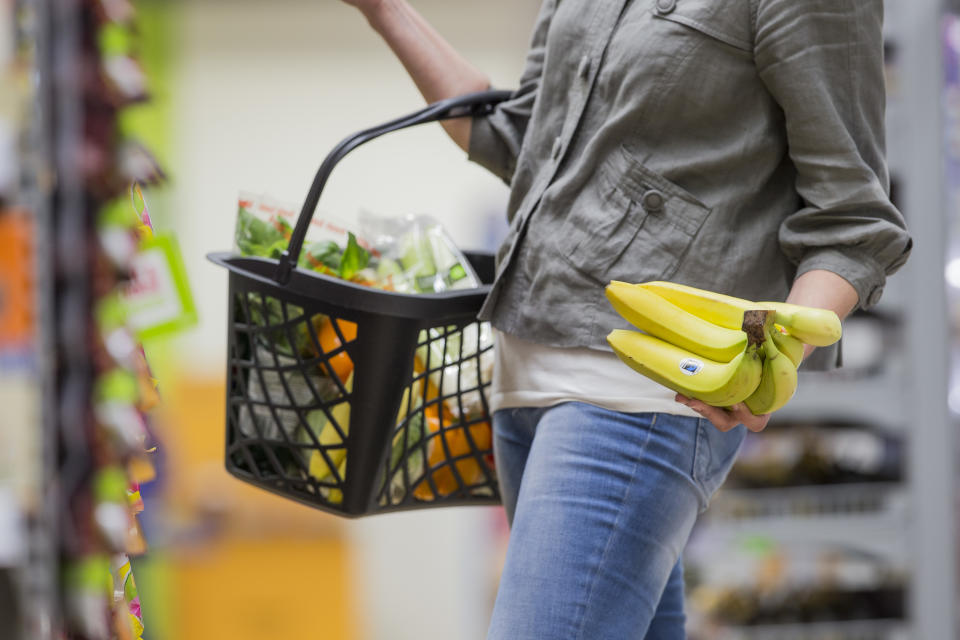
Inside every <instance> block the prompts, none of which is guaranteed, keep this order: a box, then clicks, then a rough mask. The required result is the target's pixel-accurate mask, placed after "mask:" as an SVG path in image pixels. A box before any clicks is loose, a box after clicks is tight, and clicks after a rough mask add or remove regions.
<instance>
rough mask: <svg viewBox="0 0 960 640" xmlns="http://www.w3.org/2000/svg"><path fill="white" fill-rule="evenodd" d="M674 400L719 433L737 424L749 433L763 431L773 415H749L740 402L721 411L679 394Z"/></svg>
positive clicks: (748, 410) (718, 408)
mask: <svg viewBox="0 0 960 640" xmlns="http://www.w3.org/2000/svg"><path fill="white" fill-rule="evenodd" d="M674 400H676V401H677V402H679V403H680V404H682V405H686V406H688V407H690V408H691V409H693V410H694V411H696V412H697V413H699V414H700V415H702V416H703V417H704V418H706V419H707V420H709V421H710V422H712V423H713V426H715V427H716V428H717V429H720V431H730V429H733V428H734V427H735V426H737V425H738V424H742V425H744V426H745V427H746V428H747V429H750V431H763V430H764V429H765V428H766V427H767V423H768V422H770V416H771V415H773V414H770V413H765V414H763V415H761V416H755V415H753V414H752V413H750V409H748V408H747V405H745V404H744V403H742V402H740V403H738V404H735V405H733V406H732V407H727V408H725V409H723V408H720V407H713V406H710V405H709V404H706V403H705V402H701V401H700V400H694V399H693V398H688V397H686V396H684V395H681V394H679V393H678V394H677V395H676V397H675V398H674Z"/></svg>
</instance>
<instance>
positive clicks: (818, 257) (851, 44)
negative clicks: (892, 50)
mask: <svg viewBox="0 0 960 640" xmlns="http://www.w3.org/2000/svg"><path fill="white" fill-rule="evenodd" d="M755 9H756V13H755V37H756V43H755V56H756V64H757V69H758V72H759V74H760V77H761V79H762V81H763V82H764V84H765V85H766V86H767V88H768V90H769V91H770V92H771V94H772V95H773V97H774V99H775V100H776V101H777V103H778V104H779V105H780V107H781V109H782V110H783V116H784V121H785V125H786V130H787V141H788V147H789V155H790V160H791V161H792V162H793V164H794V166H795V167H796V171H797V182H796V189H797V192H798V194H799V195H800V197H801V199H802V203H801V207H800V208H799V209H798V210H797V211H796V212H794V213H793V214H791V215H789V216H788V217H787V218H786V219H785V220H784V222H783V224H782V225H781V226H780V229H779V241H780V246H781V248H782V250H783V251H784V253H785V254H786V255H787V257H788V258H789V259H790V260H791V261H792V262H793V263H794V264H795V265H796V266H797V275H798V276H799V275H801V274H802V273H805V272H807V271H810V270H813V269H826V270H829V271H832V272H834V273H836V274H838V275H840V276H841V277H843V278H844V279H846V280H847V281H848V282H850V284H851V285H853V287H854V288H855V289H856V291H857V294H858V296H859V306H860V307H861V308H865V307H870V306H872V305H874V304H876V302H877V301H879V299H880V295H881V293H882V291H883V286H884V283H885V281H886V277H887V276H888V275H890V274H892V273H894V272H895V271H896V270H897V269H899V268H900V267H901V266H902V265H903V264H904V263H905V262H906V260H907V257H908V255H909V253H910V248H911V245H912V242H911V239H910V236H909V234H908V233H907V230H906V224H905V223H904V219H903V216H902V215H901V214H900V212H899V211H898V210H897V209H896V207H894V206H893V204H892V203H891V202H890V198H889V177H888V175H887V167H886V158H885V142H884V110H885V100H886V95H885V85H884V75H883V37H882V25H883V3H882V0H803V1H802V2H797V0H757V2H756V4H755Z"/></svg>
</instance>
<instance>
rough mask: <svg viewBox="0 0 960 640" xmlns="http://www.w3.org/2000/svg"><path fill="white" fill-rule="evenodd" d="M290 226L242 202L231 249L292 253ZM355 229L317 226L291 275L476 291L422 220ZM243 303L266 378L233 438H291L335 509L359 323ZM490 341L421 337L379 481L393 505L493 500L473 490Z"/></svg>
mask: <svg viewBox="0 0 960 640" xmlns="http://www.w3.org/2000/svg"><path fill="white" fill-rule="evenodd" d="M295 218H296V214H295V212H294V210H293V209H292V208H290V207H283V206H282V205H278V204H276V203H273V202H272V201H269V200H268V199H266V198H257V197H249V196H248V197H241V200H240V204H239V208H238V218H237V227H236V234H235V241H236V248H237V250H238V251H239V252H240V253H242V254H244V255H248V256H256V257H262V258H271V259H277V258H278V257H279V256H280V255H281V254H282V252H283V251H284V250H285V249H286V248H287V244H288V242H289V239H290V236H291V233H292V229H293V225H294V224H295ZM359 226H360V229H361V233H360V234H354V233H353V232H351V231H348V230H347V225H344V224H341V223H338V222H336V221H335V220H332V219H330V218H329V217H326V218H314V219H313V220H312V221H311V226H310V227H309V230H308V233H307V237H306V241H305V245H304V250H303V251H302V252H301V255H300V258H299V260H298V264H297V266H298V268H300V269H307V270H312V271H316V272H318V273H322V274H324V275H327V276H333V277H337V278H341V279H344V280H349V281H351V282H354V283H359V284H363V285H366V286H371V287H375V288H380V289H384V290H386V291H395V292H398V293H439V292H442V291H447V290H452V289H462V288H469V287H477V286H479V285H480V280H479V278H478V277H477V276H476V274H475V273H474V271H473V269H472V267H471V265H470V263H469V262H468V261H467V259H466V257H465V256H464V255H463V254H462V253H461V252H460V251H459V250H458V249H457V247H456V246H455V244H454V243H453V241H452V239H451V238H450V237H449V235H448V234H447V233H446V231H445V230H444V229H443V227H442V226H441V225H440V224H438V223H437V222H436V221H434V220H432V219H430V218H428V217H424V216H420V217H412V216H411V217H404V218H378V217H374V216H371V215H369V214H363V215H362V216H361V220H360V225H359ZM248 298H249V300H248V301H247V305H246V309H247V313H248V319H249V322H250V324H252V325H253V326H254V327H256V328H257V329H256V330H255V331H254V332H253V334H252V336H253V339H252V341H251V342H252V343H253V349H254V351H255V354H254V355H255V356H256V357H257V359H258V363H260V364H262V363H264V362H266V363H267V365H268V370H266V371H261V370H259V369H258V370H254V371H251V372H250V374H249V375H248V378H249V379H248V380H247V381H246V384H247V388H248V393H247V396H248V397H249V399H250V400H252V401H253V402H251V403H248V405H249V406H247V405H244V407H243V408H242V409H241V411H240V421H239V422H240V428H239V431H240V434H241V435H243V436H245V437H249V438H264V439H269V440H283V439H285V437H286V438H291V439H293V440H295V443H294V444H295V445H296V446H297V447H299V450H301V451H303V452H304V457H305V460H304V462H305V468H306V469H307V473H308V474H309V476H310V477H311V478H312V479H313V480H316V481H318V482H320V483H321V484H320V485H319V486H318V487H316V489H317V490H319V492H320V494H321V495H322V496H323V497H324V498H325V499H326V500H327V501H328V502H330V503H332V504H338V503H340V502H342V499H343V493H342V487H343V486H344V485H343V483H344V481H345V473H346V462H347V458H348V449H347V442H346V441H345V440H346V439H348V438H349V435H348V434H349V420H350V417H349V416H350V400H349V399H342V398H341V395H342V392H341V390H340V388H341V387H340V385H341V384H342V385H343V388H344V389H345V390H346V392H347V393H351V391H352V384H353V371H354V362H353V360H352V359H351V356H350V353H349V352H348V350H347V345H348V344H349V343H350V342H351V341H354V340H356V339H358V336H357V333H358V329H357V325H356V324H355V323H354V322H351V321H349V320H346V319H343V318H331V317H329V316H327V315H324V314H314V315H313V316H312V317H310V316H307V315H306V314H305V313H304V312H303V310H301V309H299V308H298V307H295V306H294V305H290V304H287V303H283V302H281V301H279V300H276V299H274V298H271V297H270V296H266V295H260V294H253V293H251V294H248ZM361 339H362V337H361ZM492 342H493V337H492V333H491V329H490V327H489V325H488V324H486V323H482V324H481V323H474V324H470V325H468V326H466V327H464V328H462V329H460V328H457V327H446V328H443V327H440V328H433V329H428V330H425V331H422V332H421V333H420V336H419V347H418V348H417V350H416V358H415V363H414V365H413V369H414V380H413V381H412V382H411V384H410V386H408V388H407V390H406V393H405V395H404V398H403V402H402V406H401V408H400V411H399V414H398V417H397V423H396V425H395V427H394V436H393V439H392V442H391V450H390V453H389V458H388V460H387V469H386V473H385V475H384V479H385V482H386V481H387V480H389V487H384V488H385V489H386V490H387V491H388V493H389V499H390V500H391V502H392V503H394V504H396V503H399V502H402V501H404V500H406V499H407V498H408V496H411V495H412V497H413V498H415V499H417V500H421V501H432V500H436V499H438V498H440V497H446V496H449V495H451V494H453V493H456V492H457V491H459V490H464V489H465V490H467V491H471V492H475V493H483V492H484V491H486V492H490V491H491V488H490V486H489V485H487V486H479V487H477V486H474V485H477V484H478V483H481V484H482V482H483V480H484V478H485V477H486V474H488V473H489V471H487V470H486V469H485V467H486V466H488V465H490V464H491V458H490V456H489V450H490V448H491V440H492V437H491V433H490V424H489V418H488V417H487V411H486V402H485V399H484V397H483V392H482V389H483V386H484V385H485V384H487V383H489V381H490V378H491V374H492V367H493V353H492V349H491V348H490V347H491V345H492ZM314 363H316V364H314ZM305 364H309V368H308V367H306V366H304V365H305ZM338 382H339V383H338ZM338 400H340V401H339V402H338ZM318 401H319V404H318ZM278 404H279V405H281V406H289V407H291V410H290V411H289V412H288V413H284V412H282V411H280V410H277V409H275V408H274V407H272V406H271V405H278ZM321 405H322V406H321ZM323 407H325V408H323ZM297 408H300V411H297V410H296V409H297ZM334 423H336V425H337V426H338V427H339V430H338V429H337V427H335V426H334ZM308 431H309V433H308ZM290 434H295V435H292V436H291V435H290ZM304 445H307V447H306V448H303V446H304ZM321 449H322V451H321ZM481 456H485V457H481ZM303 468H304V467H303V466H301V467H300V469H303ZM331 485H335V486H331ZM382 499H383V500H385V499H387V496H386V495H384V496H383V497H382Z"/></svg>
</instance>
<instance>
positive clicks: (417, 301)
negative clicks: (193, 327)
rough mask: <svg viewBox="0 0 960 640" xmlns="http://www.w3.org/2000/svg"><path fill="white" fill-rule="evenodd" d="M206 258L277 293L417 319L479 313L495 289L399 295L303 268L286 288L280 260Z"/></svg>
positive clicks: (484, 287)
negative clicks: (278, 272) (279, 276)
mask: <svg viewBox="0 0 960 640" xmlns="http://www.w3.org/2000/svg"><path fill="white" fill-rule="evenodd" d="M206 257H207V259H208V260H209V261H210V262H213V263H214V264H217V265H219V266H221V267H224V268H225V269H227V270H228V271H230V273H231V275H235V276H237V277H240V278H244V279H248V280H253V281H255V282H257V283H259V284H260V285H262V286H265V287H267V288H269V289H271V290H273V291H275V292H277V294H282V293H284V292H290V293H293V294H295V295H297V296H299V297H303V298H306V299H310V300H316V301H318V302H328V303H333V304H336V305H340V306H343V307H346V308H349V309H351V310H354V311H364V312H369V313H375V314H380V315H387V316H396V317H402V318H410V319H417V320H436V321H444V320H446V319H448V318H451V317H454V316H462V315H464V314H467V313H473V314H476V313H478V312H479V311H480V307H481V306H482V304H483V301H484V300H485V299H486V298H487V295H488V294H489V293H490V290H491V288H492V285H490V284H482V285H480V286H479V287H473V288H469V289H454V290H450V291H444V292H441V293H399V292H396V291H384V290H382V289H375V288H373V287H368V286H365V285H362V284H357V283H354V282H348V281H346V280H341V279H340V278H335V277H333V276H328V275H325V274H322V273H317V272H315V271H309V270H304V269H299V268H296V269H294V270H293V272H292V277H291V279H290V282H289V283H288V284H286V285H282V284H280V283H278V282H277V281H276V280H274V279H273V278H272V277H271V275H272V274H273V273H275V272H276V270H277V265H278V264H279V261H278V260H274V259H271V258H262V257H255V256H242V255H239V254H237V253H235V252H230V251H220V252H211V253H208V254H207V256H206ZM278 297H279V295H278Z"/></svg>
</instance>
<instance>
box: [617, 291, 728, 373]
mask: <svg viewBox="0 0 960 640" xmlns="http://www.w3.org/2000/svg"><path fill="white" fill-rule="evenodd" d="M606 294H607V299H608V300H609V301H610V304H612V305H613V308H614V309H616V310H617V312H618V313H619V314H620V315H621V316H623V317H624V318H625V319H626V320H627V321H628V322H630V324H632V325H633V326H635V327H637V328H638V329H640V330H642V331H644V332H646V333H649V334H650V335H652V336H655V337H657V338H660V339H662V340H665V341H666V342H669V343H671V344H673V345H676V346H678V347H680V348H682V349H687V350H688V351H691V352H692V354H691V355H696V356H702V357H704V358H708V359H710V360H714V361H716V362H730V361H731V360H733V359H734V358H735V357H736V356H737V355H739V354H741V353H743V350H744V349H745V348H746V346H747V334H746V333H744V332H743V331H741V330H740V325H739V324H738V325H737V327H736V329H732V328H726V327H722V326H718V325H716V324H714V323H713V322H710V321H709V320H706V319H704V318H701V317H699V316H697V315H695V314H693V313H690V312H688V311H685V310H684V309H682V308H680V307H678V306H677V305H675V304H672V303H671V302H670V301H668V300H666V299H665V298H663V297H661V296H659V295H657V294H656V293H654V292H651V291H647V290H646V289H644V288H642V287H638V286H636V285H632V284H629V283H626V282H618V281H613V282H611V283H610V284H609V285H607V289H606ZM740 320H741V323H742V321H743V313H742V312H741V314H740Z"/></svg>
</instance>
